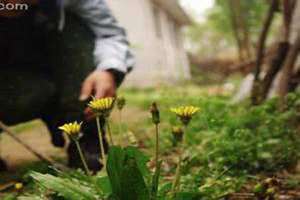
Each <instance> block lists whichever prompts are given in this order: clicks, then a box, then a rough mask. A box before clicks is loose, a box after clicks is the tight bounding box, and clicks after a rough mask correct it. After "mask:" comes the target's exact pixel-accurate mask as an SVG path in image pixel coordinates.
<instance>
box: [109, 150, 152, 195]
mask: <svg viewBox="0 0 300 200" xmlns="http://www.w3.org/2000/svg"><path fill="white" fill-rule="evenodd" d="M136 151H137V150H136V149H133V148H132V147H130V148H125V149H122V148H121V147H111V148H110V150H109V154H108V161H107V174H108V177H109V180H110V183H111V187H112V192H113V193H112V198H113V199H116V200H123V199H124V200H126V199H128V200H149V191H148V188H147V186H146V183H145V180H144V177H143V174H142V171H141V169H142V170H144V167H141V164H145V163H144V162H143V163H141V162H140V163H139V164H140V167H139V166H138V162H137V161H138V159H136V158H137V157H138V156H137V155H138V154H137V153H136Z"/></svg>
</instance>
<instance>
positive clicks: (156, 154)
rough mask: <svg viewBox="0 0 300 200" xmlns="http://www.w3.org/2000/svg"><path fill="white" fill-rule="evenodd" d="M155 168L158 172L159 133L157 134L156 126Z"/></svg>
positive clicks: (156, 126) (156, 128) (156, 125)
mask: <svg viewBox="0 0 300 200" xmlns="http://www.w3.org/2000/svg"><path fill="white" fill-rule="evenodd" d="M155 143H156V144H155V166H156V170H158V158H159V132H158V124H155Z"/></svg>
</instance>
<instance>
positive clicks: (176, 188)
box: [171, 147, 182, 197]
mask: <svg viewBox="0 0 300 200" xmlns="http://www.w3.org/2000/svg"><path fill="white" fill-rule="evenodd" d="M181 163H182V149H181V148H180V147H179V159H178V163H177V168H176V174H175V178H174V181H173V184H172V190H171V191H172V196H173V197H175V195H176V193H177V192H178V191H179V190H180V178H181Z"/></svg>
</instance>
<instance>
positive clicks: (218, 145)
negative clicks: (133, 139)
mask: <svg viewBox="0 0 300 200" xmlns="http://www.w3.org/2000/svg"><path fill="white" fill-rule="evenodd" d="M126 94H127V95H124V96H125V97H126V99H127V100H128V104H129V106H135V108H138V109H140V110H145V111H147V110H148V107H149V105H150V103H151V102H153V101H157V102H159V103H160V108H161V109H160V111H161V112H160V113H161V131H160V143H161V144H162V145H161V155H162V156H168V159H162V160H163V165H162V166H164V164H166V165H167V166H170V167H169V169H165V167H161V170H158V171H156V172H155V173H151V172H150V170H149V169H148V167H147V165H146V164H147V163H148V162H149V158H148V157H147V156H145V155H144V153H143V152H141V151H140V150H138V149H137V148H135V147H127V148H121V147H117V146H113V147H111V149H110V151H109V155H108V163H107V171H108V176H103V175H101V174H98V175H96V176H93V177H89V176H86V175H84V174H83V173H82V172H80V171H72V172H64V173H62V172H57V174H55V175H49V174H40V173H36V172H33V173H32V177H33V178H34V182H35V188H38V189H36V190H35V191H34V192H33V194H32V195H33V196H31V195H29V194H27V199H29V198H30V197H32V199H34V198H36V199H38V198H40V199H54V200H65V199H66V200H73V199H74V200H75V199H76V200H77V199H112V200H123V199H124V200H126V199H128V200H134V199H138V200H140V199H141V200H142V199H146V200H148V199H151V200H152V199H155V197H157V198H156V199H157V200H170V198H169V192H170V189H171V181H170V178H169V176H170V174H174V166H173V165H172V163H171V164H170V163H168V160H169V158H176V157H177V156H178V155H177V154H176V153H175V152H174V151H172V141H171V140H170V138H171V137H170V136H171V127H172V126H176V125H178V120H177V119H176V117H175V116H174V115H173V114H171V113H170V111H169V108H170V107H174V106H177V105H182V104H183V105H194V106H198V107H200V108H201V112H200V113H199V114H198V115H196V116H195V118H194V119H193V122H192V123H191V124H190V126H189V128H188V129H187V130H185V134H186V135H185V136H186V137H185V138H186V143H187V145H186V146H185V147H184V148H185V154H184V156H183V157H184V158H183V161H184V162H183V168H182V173H183V176H182V179H181V191H180V192H179V193H178V194H177V195H176V199H178V200H179V199H180V200H193V199H203V200H205V199H208V200H211V199H221V198H222V197H225V196H226V195H228V194H230V193H232V192H235V191H239V190H240V189H241V188H242V186H243V185H244V184H245V183H246V182H247V181H249V180H250V179H252V178H254V179H255V176H256V175H257V174H263V173H268V174H271V175H272V174H275V173H277V172H278V171H280V170H282V169H287V168H292V167H293V166H294V165H295V164H296V161H297V160H298V159H299V155H300V154H299V152H300V139H299V137H297V133H296V131H297V128H296V127H297V126H298V122H299V119H300V103H299V102H300V94H299V93H298V94H289V95H288V96H287V97H286V99H285V105H286V106H285V108H284V109H285V110H284V111H282V110H279V109H278V108H277V107H278V106H277V104H278V100H277V99H276V98H275V99H271V100H269V101H267V102H266V103H264V104H262V105H260V106H255V107H250V106H249V105H247V104H240V105H232V104H230V103H229V101H228V98H227V97H222V96H214V97H210V96H205V95H203V93H202V92H201V91H200V92H199V90H194V89H190V90H185V89H184V90H179V89H174V90H169V89H164V90H156V91H155V90H152V89H149V90H145V91H139V92H137V91H136V90H128V91H126ZM175 94H176V95H175ZM124 109H126V108H124ZM139 124H140V125H139V126H136V125H134V128H139V127H142V129H145V131H144V132H143V134H136V135H137V136H138V137H139V138H140V141H144V139H143V137H145V138H147V140H149V138H154V136H153V124H152V123H151V119H150V118H149V119H148V120H147V119H145V123H143V122H142V121H141V120H139ZM132 130H133V131H135V133H136V132H138V131H136V130H135V129H132ZM138 130H140V129H138ZM153 140H154V139H153ZM152 145H154V144H152V143H151V142H148V143H146V145H145V147H146V148H145V149H146V152H147V153H149V154H151V151H149V149H153V148H152ZM147 149H148V151H147ZM159 174H160V176H159ZM159 178H160V181H158V180H159ZM293 184H298V182H297V180H296V182H295V181H293ZM258 189H259V188H258ZM24 200H25V199H24Z"/></svg>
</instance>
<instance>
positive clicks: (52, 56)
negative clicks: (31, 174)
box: [0, 0, 133, 171]
mask: <svg viewBox="0 0 300 200" xmlns="http://www.w3.org/2000/svg"><path fill="white" fill-rule="evenodd" d="M4 2H5V3H10V4H18V3H23V4H24V3H26V5H28V9H26V10H11V9H10V10H0V47H1V48H0V83H1V84H0V120H2V121H3V122H5V123H7V124H10V125H13V124H17V123H20V122H25V121H28V120H31V119H34V118H41V119H42V120H43V121H44V122H45V123H46V125H47V127H48V129H49V131H50V133H51V136H52V143H53V144H54V145H55V146H58V147H63V146H64V145H65V141H64V139H63V137H62V135H61V132H60V131H59V130H58V129H57V127H58V126H60V125H62V124H63V123H65V122H70V121H85V119H87V118H89V117H90V116H89V115H90V112H88V111H87V110H86V111H85V112H83V111H84V109H85V107H86V104H87V101H88V100H89V97H90V96H91V95H93V96H95V97H96V98H103V97H110V96H115V94H116V90H117V87H118V86H119V85H120V84H121V83H122V81H123V79H124V77H125V75H126V73H128V72H129V71H130V70H131V68H132V66H133V57H132V54H131V53H130V51H129V47H128V42H127V40H126V35H125V31H124V29H122V28H121V27H119V26H118V25H117V22H116V20H115V18H114V17H113V16H112V15H111V12H110V10H109V9H108V7H107V5H106V3H105V2H104V0H57V1H54V0H7V1H4ZM94 124H95V123H94V121H91V122H87V121H86V122H85V123H84V126H83V133H84V134H83V137H82V138H81V139H80V144H81V146H82V148H83V152H84V155H85V157H86V159H87V163H88V166H89V168H90V169H91V170H94V171H97V170H100V169H101V165H100V164H99V161H98V160H99V156H100V152H99V148H98V147H99V145H98V141H99V140H98V139H97V129H96V127H95V125H94ZM104 144H105V149H106V150H107V148H108V145H107V142H106V141H104ZM68 156H69V165H70V166H71V167H81V166H80V165H81V162H80V158H79V155H78V153H77V151H76V147H75V145H74V144H73V143H71V144H70V145H69V147H68ZM0 164H1V165H3V166H4V162H3V161H1V162H0Z"/></svg>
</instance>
